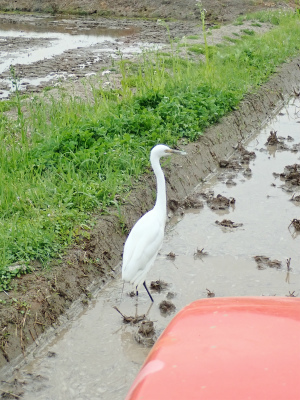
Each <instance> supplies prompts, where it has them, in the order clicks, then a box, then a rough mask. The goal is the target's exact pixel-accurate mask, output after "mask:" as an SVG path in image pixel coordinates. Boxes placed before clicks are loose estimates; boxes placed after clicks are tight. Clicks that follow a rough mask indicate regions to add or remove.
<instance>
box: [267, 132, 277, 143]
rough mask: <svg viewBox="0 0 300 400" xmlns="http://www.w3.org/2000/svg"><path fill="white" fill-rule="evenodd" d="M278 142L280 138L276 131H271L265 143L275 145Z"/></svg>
mask: <svg viewBox="0 0 300 400" xmlns="http://www.w3.org/2000/svg"><path fill="white" fill-rule="evenodd" d="M279 143H280V140H279V139H278V137H277V131H271V132H270V136H269V137H268V139H267V143H266V145H268V146H275V145H277V144H279Z"/></svg>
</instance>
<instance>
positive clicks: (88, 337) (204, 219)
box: [20, 101, 300, 400]
mask: <svg viewBox="0 0 300 400" xmlns="http://www.w3.org/2000/svg"><path fill="white" fill-rule="evenodd" d="M299 106H300V103H299V101H297V102H295V103H294V104H293V103H292V104H290V105H289V106H288V107H286V108H285V109H284V110H283V112H284V115H280V116H278V117H277V118H275V119H274V120H273V121H272V122H271V123H270V124H269V125H268V126H267V127H266V128H265V129H264V130H263V131H262V132H261V133H260V134H259V135H258V136H257V137H256V138H254V139H253V140H251V141H250V142H249V143H248V149H249V150H255V152H256V158H255V160H254V161H251V163H250V167H251V169H252V177H251V179H245V178H244V176H243V174H242V172H239V173H238V174H237V176H236V177H235V178H234V179H235V181H236V183H237V185H235V186H234V185H232V186H230V187H228V185H226V183H225V182H221V181H220V180H218V179H217V177H216V176H215V177H212V179H211V180H210V181H209V182H207V183H206V184H204V185H202V186H201V187H200V188H198V189H197V190H199V191H205V190H214V193H215V194H218V193H220V194H222V195H224V196H227V197H234V198H235V199H236V204H235V207H234V208H230V209H229V210H228V211H227V215H226V218H229V219H231V220H233V221H237V222H242V223H243V226H242V227H238V228H236V229H230V228H228V229H225V230H224V231H223V230H222V229H220V226H218V225H217V224H215V220H216V219H218V217H219V215H220V214H222V215H224V212H215V211H212V210H211V209H210V208H209V207H208V206H207V205H205V206H204V208H202V209H201V210H199V209H198V210H195V211H193V210H191V211H190V212H187V213H186V214H185V216H184V217H183V218H182V219H181V220H180V221H179V222H178V223H177V224H175V223H173V224H172V225H169V231H168V234H167V235H166V238H165V242H164V245H163V248H162V250H161V255H160V256H159V257H158V259H157V260H156V263H155V265H154V266H153V268H152V269H151V271H150V272H149V276H148V279H149V282H150V280H157V279H161V280H163V281H165V282H167V283H168V284H169V286H168V287H167V288H166V290H164V291H161V292H160V293H154V292H152V294H153V297H154V304H153V306H152V304H150V306H151V308H150V310H149V303H150V301H149V298H148V295H147V293H146V292H145V293H144V292H143V291H141V293H140V295H139V299H138V301H137V299H136V298H131V297H130V296H128V295H127V292H128V291H129V290H131V288H130V287H129V286H128V285H125V288H124V293H123V295H121V294H122V287H123V284H122V283H121V280H120V279H119V280H116V281H113V282H111V283H110V284H109V285H107V286H106V288H105V289H104V290H102V291H101V292H100V293H99V294H98V296H97V298H96V299H95V301H94V302H93V304H92V305H91V306H90V308H89V309H87V310H86V312H85V313H84V314H83V315H81V316H80V317H79V318H77V319H76V320H74V321H73V323H72V326H71V327H70V328H69V329H68V330H67V331H66V332H64V333H63V334H60V335H58V336H57V337H56V338H55V340H54V341H53V343H52V344H51V345H49V346H48V347H47V348H46V349H45V350H44V351H43V352H42V353H40V354H39V353H37V355H36V357H35V360H34V361H33V362H29V363H28V365H27V366H25V367H23V368H22V369H21V370H20V376H21V377H23V379H24V380H25V381H26V383H27V384H26V385H25V386H24V390H25V394H24V397H23V398H24V399H25V400H29V399H36V400H37V399H42V400H46V399H53V400H54V399H55V400H59V399H61V400H66V399H72V400H76V399H78V400H79V399H89V400H91V399H100V398H101V399H103V400H121V399H124V397H125V395H126V393H127V391H128V389H129V387H130V385H131V383H132V382H133V379H134V377H135V375H136V374H137V372H138V370H139V369H140V366H141V364H142V363H143V360H144V359H145V357H146V355H147V353H148V352H149V349H148V348H144V347H143V346H141V345H140V344H138V343H136V342H135V340H134V333H135V332H136V330H137V327H136V326H131V325H130V324H127V325H126V324H123V323H122V317H121V316H120V315H119V314H118V313H117V312H116V311H115V310H114V309H113V306H117V307H118V308H119V309H120V310H121V311H122V313H123V314H125V315H128V316H129V315H133V316H134V315H135V314H138V315H140V314H146V313H148V318H149V319H150V320H151V321H153V322H154V327H155V330H156V334H160V333H161V332H162V330H163V329H164V327H165V326H166V324H167V323H168V322H169V321H170V320H171V318H172V316H173V315H174V314H173V315H172V314H171V315H169V316H162V315H161V314H160V311H159V307H158V306H159V303H160V302H161V301H162V300H165V299H166V298H167V294H168V293H171V294H172V295H171V297H172V296H173V298H172V302H173V303H174V304H175V306H176V310H177V311H179V310H180V309H181V308H182V307H184V306H185V305H186V304H188V303H190V302H191V301H193V300H196V299H199V298H201V297H207V295H208V294H209V292H211V293H214V294H215V296H217V297H220V296H247V295H257V296H262V295H265V296H275V295H278V296H286V295H293V294H294V295H295V294H296V295H299V293H300V254H299V236H298V237H294V236H293V234H292V233H291V232H290V231H289V229H288V225H289V223H290V221H291V220H292V219H293V218H295V216H296V214H298V215H299V208H298V207H296V206H295V205H294V202H292V201H289V199H290V197H291V194H289V193H286V192H285V191H283V190H282V189H281V187H280V186H281V185H283V183H284V182H283V181H281V180H280V178H275V177H274V176H273V172H279V173H280V172H282V171H283V168H284V166H285V165H287V164H289V165H290V164H293V163H297V162H298V163H299V153H295V152H290V151H276V150H275V151H274V152H273V153H272V155H271V156H270V154H269V152H268V151H267V150H266V146H265V143H266V139H267V137H268V134H269V131H270V129H273V130H277V131H278V133H279V134H280V136H285V137H286V136H287V135H290V136H293V138H294V140H295V143H296V142H300V132H299V128H298V126H297V125H296V122H297V121H299V114H298V116H297V115H296V113H297V112H299ZM174 220H175V218H174ZM203 248H204V250H203V252H205V251H206V252H207V253H208V254H207V255H205V254H200V255H199V254H198V253H197V249H198V250H199V251H201V249H203ZM170 252H173V253H175V254H176V257H175V258H173V259H171V258H170V257H166V255H167V254H169V253H170ZM195 253H196V256H195ZM256 255H260V256H263V255H264V256H266V257H269V258H270V259H272V260H273V259H278V260H280V261H281V262H282V267H281V268H270V267H266V268H264V269H261V270H260V269H258V268H257V266H256V263H255V261H254V259H253V256H256ZM287 259H290V265H289V267H288V268H287V264H286V260H287ZM208 291H209V292H208ZM49 351H50V352H51V353H48V352H49ZM52 353H54V354H55V356H54V357H47V354H52ZM30 374H31V375H30Z"/></svg>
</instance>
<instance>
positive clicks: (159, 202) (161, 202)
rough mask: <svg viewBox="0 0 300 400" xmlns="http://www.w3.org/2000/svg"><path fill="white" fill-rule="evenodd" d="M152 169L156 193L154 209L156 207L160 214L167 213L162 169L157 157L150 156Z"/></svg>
mask: <svg viewBox="0 0 300 400" xmlns="http://www.w3.org/2000/svg"><path fill="white" fill-rule="evenodd" d="M150 161H151V165H152V168H153V171H154V173H155V176H156V185H157V194H156V203H155V209H157V210H158V211H159V212H160V213H161V214H162V215H164V216H165V215H166V213H167V199H166V182H165V176H164V173H163V170H162V169H161V166H160V163H159V159H158V158H152V157H151V158H150Z"/></svg>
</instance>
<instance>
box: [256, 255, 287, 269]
mask: <svg viewBox="0 0 300 400" xmlns="http://www.w3.org/2000/svg"><path fill="white" fill-rule="evenodd" d="M253 258H254V260H255V261H256V264H257V269H266V268H267V267H269V268H276V269H279V268H281V266H282V263H281V261H279V260H271V259H270V258H269V257H266V256H254V257H253Z"/></svg>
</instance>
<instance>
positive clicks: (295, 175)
mask: <svg viewBox="0 0 300 400" xmlns="http://www.w3.org/2000/svg"><path fill="white" fill-rule="evenodd" d="M275 176H276V174H275ZM279 176H280V178H282V179H284V180H285V183H286V185H287V186H300V164H293V165H287V166H286V167H285V168H284V172H282V173H281V174H279Z"/></svg>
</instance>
